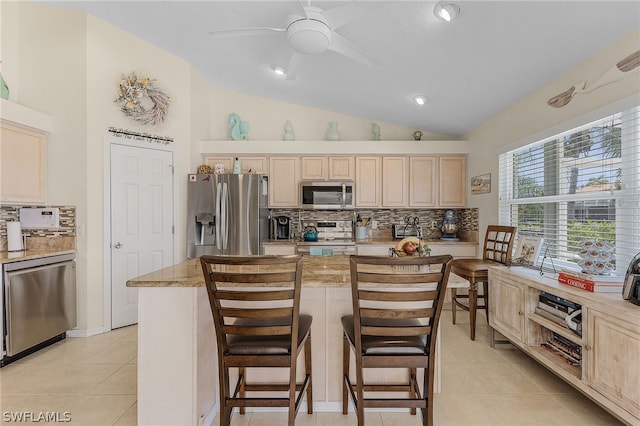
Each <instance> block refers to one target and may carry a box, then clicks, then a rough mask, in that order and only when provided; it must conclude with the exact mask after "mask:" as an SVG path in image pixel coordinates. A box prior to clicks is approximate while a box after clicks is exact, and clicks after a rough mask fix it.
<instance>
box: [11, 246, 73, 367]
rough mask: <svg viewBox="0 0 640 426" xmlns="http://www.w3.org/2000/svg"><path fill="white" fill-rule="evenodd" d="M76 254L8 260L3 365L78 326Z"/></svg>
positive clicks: (58, 338) (51, 341) (59, 338)
mask: <svg viewBox="0 0 640 426" xmlns="http://www.w3.org/2000/svg"><path fill="white" fill-rule="evenodd" d="M74 259H75V254H62V255H55V256H47V257H41V258H37V259H31V260H24V261H20V262H11V263H5V264H4V265H3V268H2V269H3V273H2V287H3V289H2V290H3V296H4V297H3V302H4V303H3V319H4V330H3V353H2V355H3V357H2V362H1V364H0V365H5V364H8V363H9V362H11V361H14V360H15V359H18V358H20V357H21V356H24V355H27V354H29V353H31V352H33V351H34V350H37V349H40V348H41V347H43V346H46V345H47V344H51V343H53V342H55V341H57V340H61V339H63V338H64V337H66V332H67V330H70V329H71V328H73V327H75V326H76V322H77V316H76V265H75V260H74Z"/></svg>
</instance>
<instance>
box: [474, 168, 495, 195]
mask: <svg viewBox="0 0 640 426" xmlns="http://www.w3.org/2000/svg"><path fill="white" fill-rule="evenodd" d="M489 192H491V173H487V174H484V175H479V176H474V177H472V178H471V194H472V195H476V194H486V193H489Z"/></svg>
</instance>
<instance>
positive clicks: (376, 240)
mask: <svg viewBox="0 0 640 426" xmlns="http://www.w3.org/2000/svg"><path fill="white" fill-rule="evenodd" d="M398 241H400V240H392V239H390V238H375V237H374V238H366V239H364V240H354V242H355V243H356V244H388V245H389V246H394V245H396V244H397V243H398ZM298 242H300V240H268V241H265V242H264V243H263V244H267V245H295V244H297V243H298ZM425 242H426V243H427V244H476V245H477V244H478V242H477V241H472V240H469V241H467V240H462V239H461V240H460V241H444V240H441V239H439V238H426V239H425Z"/></svg>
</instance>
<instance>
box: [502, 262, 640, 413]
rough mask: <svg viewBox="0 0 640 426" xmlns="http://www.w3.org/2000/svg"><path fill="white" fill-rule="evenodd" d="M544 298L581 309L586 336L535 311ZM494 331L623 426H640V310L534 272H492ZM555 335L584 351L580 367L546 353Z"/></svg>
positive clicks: (514, 269)
mask: <svg viewBox="0 0 640 426" xmlns="http://www.w3.org/2000/svg"><path fill="white" fill-rule="evenodd" d="M542 292H545V293H548V294H549V295H552V296H551V297H559V298H562V299H565V300H567V301H569V302H571V303H572V305H573V306H575V305H580V306H579V307H580V308H581V310H582V333H581V334H576V333H575V332H574V331H572V330H570V329H569V328H568V327H566V326H564V324H563V323H562V321H560V322H556V321H552V320H551V319H549V318H547V316H545V315H541V314H540V312H542V311H536V308H537V307H538V300H539V298H540V294H541V293H542ZM489 325H490V326H491V327H492V328H493V329H494V330H496V331H498V332H500V333H501V334H503V335H504V336H505V337H506V338H507V339H509V341H510V342H511V343H513V344H514V345H515V346H518V347H519V348H520V349H522V351H524V352H525V353H526V354H528V355H529V356H530V357H531V358H533V359H534V360H536V361H537V362H539V363H540V364H542V365H544V366H545V367H546V368H548V369H549V370H550V371H552V372H553V373H555V374H557V375H558V376H560V377H562V378H563V379H564V380H565V381H566V382H567V383H569V384H570V385H572V386H574V387H575V388H577V389H578V390H580V391H581V392H582V393H583V394H584V395H586V396H587V397H589V398H591V399H593V400H594V401H596V402H597V403H598V404H599V405H600V406H602V407H603V408H604V409H606V410H607V411H609V412H610V413H611V414H613V415H614V416H616V417H617V418H619V419H620V420H622V421H623V422H625V423H628V424H640V387H639V386H638V383H640V363H639V362H638V359H640V324H639V323H638V308H637V307H636V306H634V305H632V304H630V303H628V302H626V301H624V300H622V297H621V295H620V294H615V295H614V294H602V293H590V292H588V291H585V290H579V289H575V288H573V287H570V286H566V285H563V284H560V283H558V282H557V280H556V279H555V278H551V277H546V276H540V274H539V273H538V271H536V270H532V269H527V268H522V267H512V268H506V267H490V268H489ZM554 335H555V336H559V337H560V338H561V339H564V340H566V341H569V342H571V343H572V344H573V345H575V346H576V347H577V348H578V350H580V351H581V358H582V360H581V363H580V364H579V365H571V364H569V363H567V362H566V361H565V360H564V359H563V358H561V357H560V356H558V355H557V354H554V353H551V352H550V351H548V350H546V349H545V348H543V346H542V344H543V343H545V342H547V341H548V340H550V339H551V338H552V337H553V336H554Z"/></svg>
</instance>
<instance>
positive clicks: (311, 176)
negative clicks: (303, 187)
mask: <svg viewBox="0 0 640 426" xmlns="http://www.w3.org/2000/svg"><path fill="white" fill-rule="evenodd" d="M328 163H329V161H328V158H327V157H301V158H300V165H301V176H300V177H301V178H302V180H326V179H327V177H328V176H329V173H328Z"/></svg>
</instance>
